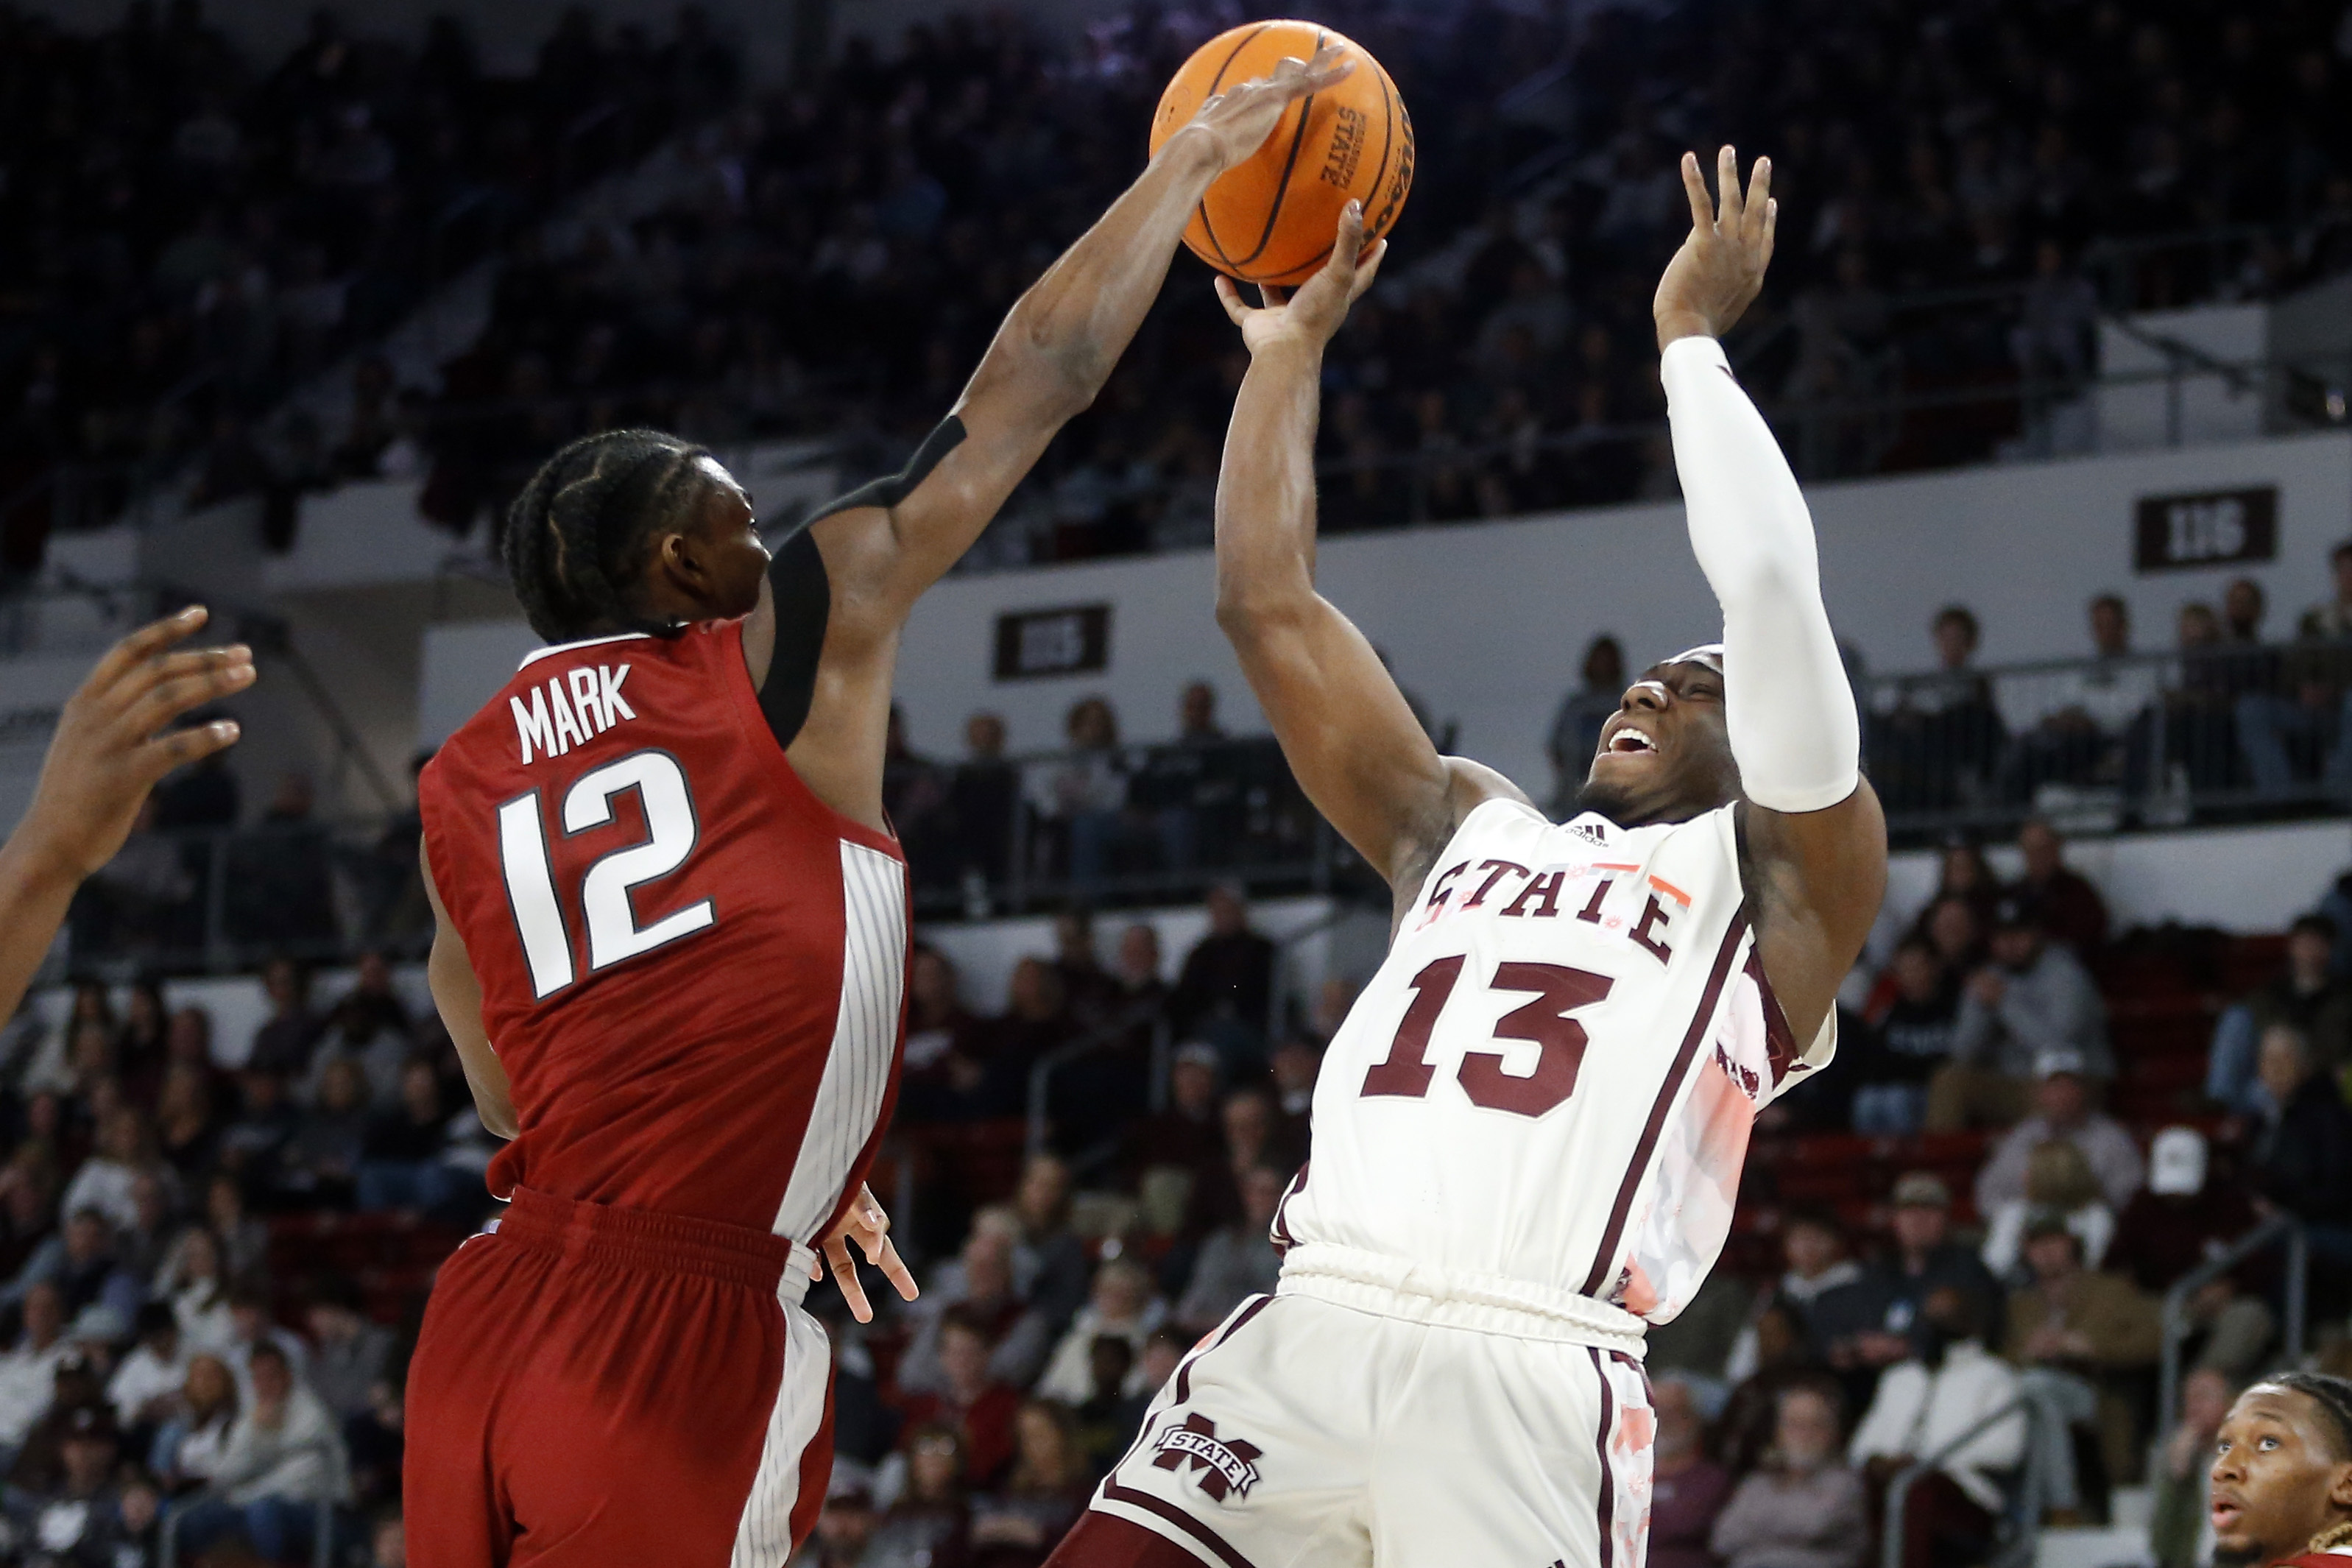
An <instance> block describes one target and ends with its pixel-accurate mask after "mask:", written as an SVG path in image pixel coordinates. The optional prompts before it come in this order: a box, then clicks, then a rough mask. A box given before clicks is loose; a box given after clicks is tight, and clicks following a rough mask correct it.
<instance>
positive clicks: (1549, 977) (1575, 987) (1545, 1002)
mask: <svg viewBox="0 0 2352 1568" xmlns="http://www.w3.org/2000/svg"><path fill="white" fill-rule="evenodd" d="M1614 984H1616V982H1615V981H1613V980H1612V979H1611V978H1610V977H1609V976H1608V975H1605V974H1594V973H1590V972H1588V971H1585V970H1581V969H1570V968H1569V967H1567V966H1566V965H1565V964H1559V963H1500V964H1496V966H1495V984H1494V986H1493V989H1495V990H1496V991H1533V992H1535V993H1537V996H1536V999H1535V1000H1534V1001H1532V1002H1530V1003H1528V1005H1526V1006H1524V1007H1516V1008H1513V1009H1512V1010H1511V1011H1510V1012H1508V1013H1506V1014H1504V1015H1503V1016H1502V1019H1501V1021H1500V1022H1498V1023H1496V1026H1495V1038H1496V1039H1498V1040H1530V1041H1533V1042H1534V1043H1535V1044H1536V1046H1537V1047H1539V1048H1540V1051H1541V1054H1540V1055H1539V1056H1538V1057H1537V1058H1536V1070H1535V1071H1534V1072H1533V1073H1531V1074H1529V1075H1528V1077H1526V1078H1513V1077H1512V1076H1511V1075H1510V1074H1508V1073H1507V1072H1505V1071H1504V1070H1503V1058H1502V1057H1501V1056H1500V1055H1499V1054H1497V1053H1494V1052H1488V1051H1470V1052H1467V1053H1465V1055H1464V1057H1463V1058H1462V1067H1461V1070H1460V1071H1459V1072H1457V1073H1456V1074H1455V1075H1454V1076H1455V1077H1456V1078H1458V1079H1460V1080H1461V1082H1462V1091H1463V1092H1464V1093H1465V1094H1467V1095H1468V1096H1469V1097H1470V1102H1471V1103H1472V1104H1473V1105H1479V1106H1484V1107H1485V1108H1486V1109H1487V1110H1507V1111H1510V1112H1511V1113H1512V1114H1514V1115H1517V1116H1541V1115H1543V1114H1544V1113H1545V1112H1546V1111H1548V1110H1551V1109H1552V1108H1553V1107H1555V1106H1557V1105H1559V1103H1560V1102H1561V1101H1563V1100H1566V1099H1567V1098H1568V1097H1569V1096H1570V1095H1571V1094H1573V1093H1575V1092H1576V1072H1577V1068H1580V1067H1581V1066H1583V1064H1584V1047H1585V1046H1586V1045H1587V1044H1589V1043H1590V1038H1591V1037H1589V1036H1587V1035H1586V1034H1585V1032H1584V1026H1583V1025H1581V1024H1580V1023H1578V1022H1577V1021H1576V1020H1575V1019H1573V1018H1571V1017H1569V1016H1568V1015H1569V1014H1570V1013H1571V1012H1573V1011H1575V1010H1576V1009H1577V1008H1579V1007H1590V1006H1591V1005H1593V1004H1594V1003H1596V1002H1599V1001H1600V1000H1601V998H1603V997H1605V996H1607V995H1608V994H1609V990H1610V987H1611V986H1612V985H1614Z"/></svg>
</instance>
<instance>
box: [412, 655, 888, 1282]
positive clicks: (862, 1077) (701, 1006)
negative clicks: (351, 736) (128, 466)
mask: <svg viewBox="0 0 2352 1568" xmlns="http://www.w3.org/2000/svg"><path fill="white" fill-rule="evenodd" d="M418 804H419V806H420V808H421V810H422V812H423V815H424V820H425V853H426V855H427V856H428V857H429V858H430V861H431V864H432V868H433V880H434V883H435V886H436V888H437V889H439V891H440V894H441V899H442V902H443V904H444V905H445V906H446V909H447V910H448V914H449V919H450V921H452V923H453V924H454V925H455V926H456V928H457V934H458V935H459V936H460V937H461V938H463V940H464V942H465V944H466V952H467V957H468V958H470V959H471V960H472V962H473V968H474V973H475V974H476V975H478V977H479V978H480V980H481V984H482V1022H483V1024H484V1025H485V1026H487V1028H488V1032H489V1037H490V1043H491V1045H492V1047H494V1048H495V1049H496V1050H497V1051H498V1054H499V1061H500V1062H501V1063H502V1064H504V1066H505V1068H506V1071H507V1077H508V1079H509V1081H510V1083H511V1084H512V1086H513V1091H514V1106H515V1112H516V1116H517V1119H518V1121H520V1127H521V1131H520V1133H519V1135H518V1136H517V1137H516V1139H515V1141H514V1142H512V1143H510V1144H509V1145H508V1146H507V1147H506V1148H505V1149H504V1150H502V1151H500V1152H499V1155H498V1157H497V1158H496V1159H495V1160H493V1161H492V1162H491V1163H490V1169H489V1176H488V1180H489V1185H490V1190H491V1192H492V1193H493V1194H497V1195H498V1196H499V1197H505V1196H507V1195H509V1194H511V1193H512V1192H513V1190H514V1189H515V1188H516V1187H517V1186H519V1185H520V1186H529V1187H532V1188H535V1189H537V1190H539V1191H541V1192H547V1193H552V1194H557V1195H559V1196H562V1197H566V1198H572V1199H575V1200H578V1201H581V1202H584V1203H593V1204H606V1205H615V1206H618V1207H623V1208H631V1209H643V1210H650V1211H654V1212H656V1213H661V1214H673V1215H693V1216H696V1217H698V1218H703V1219H712V1220H719V1221H723V1222H725V1223H727V1224H730V1225H736V1226H745V1227H747V1228H750V1229H753V1230H760V1231H772V1232H774V1233H775V1234H777V1235H780V1236H783V1237H789V1238H791V1239H793V1240H794V1241H798V1242H802V1243H803V1244H808V1245H814V1243H815V1242H816V1241H817V1240H818V1238H819V1237H821V1236H822V1235H823V1234H824V1231H825V1230H827V1229H828V1228H830V1226H831V1225H832V1223H833V1222H834V1220H835V1217H836V1215H838V1213H839V1211H840V1210H841V1208H842V1206H843V1203H844V1200H845V1198H846V1197H847V1195H848V1194H851V1193H853V1192H855V1191H856V1186H857V1184H858V1183H859V1182H860V1181H862V1180H863V1179H864V1175H865V1171H866V1166H867V1164H868V1163H870V1162H871V1160H872V1158H873V1152H874V1145H875V1143H876V1142H877V1140H878V1138H879V1136H880V1131H881V1129H882V1127H883V1125H884V1124H885V1122H886V1121H887V1119H888V1116H889V1108H890V1102H891V1100H892V1097H893V1095H894V1093H895V1092H896V1089H897V1083H898V1061H899V1054H900V1048H901V1044H902V1038H903V1034H904V1018H903V1011H902V1004H903V1000H904V994H905V988H906V986H905V983H906V968H907V953H908V934H909V933H908V882H907V870H906V862H905V860H904V858H903V857H902V856H901V855H900V853H899V849H898V845H897V844H896V843H894V842H893V841H892V840H891V839H890V837H888V836H887V835H886V834H880V833H877V832H874V831H873V830H872V829H870V828H866V827H864V826H860V825H859V824H857V823H855V822H853V821H851V820H849V819H848V818H847V817H845V816H842V815H841V814H840V813H838V812H835V811H834V810H833V809H832V808H830V807H829V806H827V805H824V803H823V802H822V801H820V800H818V799H817V798H816V797H815V796H814V795H812V794H811V793H810V792H809V789H808V787H807V785H805V784H803V783H802V782H801V780H800V777H799V775H798V774H796V773H793V769H792V766H791V764H790V763H787V762H786V761H785V758H784V753H783V749H782V746H780V745H779V744H778V743H777V741H776V738H775V735H774V733H773V731H771V730H770V728H769V725H768V721H767V719H766V717H765V715H763V714H762V712H761V709H760V706H759V697H758V694H757V693H756V692H755V691H754V690H753V689H752V686H751V677H750V673H749V672H748V671H747V670H746V669H745V668H744V665H743V632H742V625H741V623H740V622H719V623H706V624H702V625H698V626H693V627H691V628H690V629H688V631H687V632H686V633H685V634H684V635H683V636H680V637H673V638H661V637H645V636H635V635H632V636H623V637H597V638H592V639H590V640H588V641H585V642H577V643H569V644H564V645H561V646H559V647H549V648H542V649H541V650H540V651H539V652H537V653H534V654H533V655H531V656H530V658H527V659H525V660H524V661H523V665H522V668H521V669H520V671H518V672H517V673H516V675H515V678H514V679H512V680H510V681H509V682H508V683H507V685H506V687H505V689H502V690H501V691H499V694H498V695H497V696H496V697H493V698H492V699H490V700H489V702H488V704H487V705H486V706H484V708H483V709H482V710H481V711H480V712H478V713H477V714H475V715H474V717H473V718H472V719H470V720H468V721H467V722H466V724H465V726H464V727H463V728H461V729H460V730H458V731H457V733H456V734H454V735H452V736H451V737H450V738H449V740H448V742H447V743H446V745H444V746H443V747H442V748H441V751H440V752H439V754H438V755H436V757H435V758H434V759H433V761H432V763H430V765H428V766H427V767H426V768H425V773H424V776H423V778H422V779H421V781H420V782H419V785H418Z"/></svg>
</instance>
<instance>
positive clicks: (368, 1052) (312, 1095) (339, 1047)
mask: <svg viewBox="0 0 2352 1568" xmlns="http://www.w3.org/2000/svg"><path fill="white" fill-rule="evenodd" d="M369 957H370V958H373V961H374V968H375V969H376V970H377V972H378V979H377V982H376V984H377V985H379V986H381V987H382V989H380V990H375V989H372V988H371V987H370V986H369V984H368V979H367V974H368V968H369V963H368V961H367V960H366V959H362V961H361V967H360V976H361V979H360V986H359V988H358V989H355V990H353V991H352V993H351V994H349V995H347V996H345V997H343V998H342V999H341V1001H339V1002H337V1003H336V1004H335V1005H334V1006H333V1008H331V1010H330V1011H329V1012H328V1014H327V1016H326V1018H325V1019H324V1020H323V1021H322V1024H321V1026H320V1031H319V1036H318V1039H317V1043H316V1044H315V1045H314V1046H313V1047H312V1048H311V1052H310V1068H309V1070H308V1071H306V1072H305V1073H304V1075H303V1077H302V1079H300V1081H299V1087H298V1088H297V1089H296V1090H295V1098H296V1099H297V1100H299V1101H300V1102H301V1103H302V1104H303V1105H305V1106H313V1105H316V1104H318V1102H319V1086H320V1083H321V1082H322V1081H323V1080H324V1079H325V1077H326V1074H327V1070H328V1069H329V1068H331V1067H333V1066H334V1065H335V1064H336V1063H337V1062H346V1061H347V1062H352V1063H354V1064H355V1065H357V1066H358V1068H359V1069H360V1070H361V1071H362V1072H363V1073H365V1074H366V1075H367V1086H368V1099H369V1100H371V1101H372V1102H373V1103H374V1104H376V1105H383V1106H388V1105H392V1104H394V1103H396V1102H397V1101H398V1100H399V1099H400V1097H401V1094H402V1092H403V1091H402V1089H401V1078H402V1075H403V1073H404V1070H405V1069H406V1068H407V1065H408V1058H409V1053H410V1052H411V1051H413V1050H415V1041H414V1040H413V1039H411V1038H410V1036H409V1030H408V1016H407V1009H406V1008H404V1007H403V1006H402V1005H401V1003H400V998H399V997H397V996H395V995H394V994H392V989H391V970H390V967H389V966H388V965H386V964H385V963H384V962H383V957H382V956H381V955H380V954H370V955H369Z"/></svg>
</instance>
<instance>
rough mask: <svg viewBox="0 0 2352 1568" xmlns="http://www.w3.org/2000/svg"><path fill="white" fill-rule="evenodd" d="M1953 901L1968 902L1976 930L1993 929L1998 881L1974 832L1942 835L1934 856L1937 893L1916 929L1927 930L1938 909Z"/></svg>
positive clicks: (1999, 890)
mask: <svg viewBox="0 0 2352 1568" xmlns="http://www.w3.org/2000/svg"><path fill="white" fill-rule="evenodd" d="M1955 898H1956V899H1962V900H1967V903H1968V906H1969V913H1971V914H1973V915H1974V916H1976V918H1977V929H1978V930H1979V931H1990V930H1991V929H1992V921H1993V913H1994V911H1995V910H1998V909H1999V908H2000V902H2001V889H2000V878H1998V877H1996V876H1994V875H1993V870H1992V863H1991V862H1990V861H1989V860H1987V859H1986V858H1985V852H1984V846H1983V845H1982V844H1981V843H1979V841H1978V839H1977V837H1976V835H1975V834H1973V833H1968V832H1961V831H1955V832H1952V833H1948V834H1946V835H1945V836H1944V841H1943V844H1942V845H1941V847H1939V849H1938V851H1937V860H1936V891H1935V892H1934V894H1933V895H1932V896H1930V897H1929V899H1928V900H1927V908H1926V909H1925V910H1922V911H1921V913H1920V917H1919V926H1918V928H1917V929H1919V930H1921V931H1925V930H1927V926H1928V923H1929V921H1930V920H1931V919H1932V917H1933V916H1934V914H1935V911H1936V909H1937V905H1938V904H1940V903H1941V902H1942V901H1943V900H1946V899H1955Z"/></svg>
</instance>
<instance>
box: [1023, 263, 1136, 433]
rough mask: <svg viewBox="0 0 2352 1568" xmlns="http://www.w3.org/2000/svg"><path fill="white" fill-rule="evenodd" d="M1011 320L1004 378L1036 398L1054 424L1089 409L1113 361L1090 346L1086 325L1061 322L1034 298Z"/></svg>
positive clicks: (1112, 355) (1113, 356) (1111, 356)
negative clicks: (1026, 389) (1010, 351)
mask: <svg viewBox="0 0 2352 1568" xmlns="http://www.w3.org/2000/svg"><path fill="white" fill-rule="evenodd" d="M1013 317H1014V319H1013V322H1012V331H1009V332H1008V333H1007V334H1006V335H1005V343H1006V346H1007V347H1009V348H1011V349H1012V350H1013V353H1012V355H1011V356H1010V357H1011V358H1012V360H1013V363H1011V364H1009V365H1007V366H1006V367H1005V373H1006V374H1007V375H1008V376H1009V377H1010V378H1012V379H1013V380H1014V381H1016V382H1017V384H1020V385H1022V386H1024V387H1026V388H1029V389H1031V390H1032V395H1035V396H1040V397H1042V398H1043V399H1044V400H1045V405H1046V407H1047V410H1048V412H1049V413H1050V414H1051V415H1052V416H1053V417H1054V418H1055V421H1056V422H1057V423H1066V422H1068V421H1069V420H1072V419H1075V418H1076V417H1077V416H1079V415H1081V414H1084V413H1085V412H1086V411H1087V409H1089V408H1091V407H1093V406H1094V401H1095V395H1096V394H1097V393H1099V392H1100V391H1102V389H1103V384H1104V383H1106V382H1108V380H1109V379H1110V373H1111V371H1112V369H1113V368H1114V367H1115V366H1116V365H1117V364H1118V355H1117V354H1115V353H1109V352H1108V351H1107V350H1106V349H1105V348H1104V346H1103V345H1102V344H1101V343H1099V342H1097V341H1096V340H1095V337H1094V334H1093V333H1092V331H1090V330H1089V327H1088V324H1087V323H1086V322H1084V321H1077V322H1072V321H1066V320H1064V319H1063V317H1062V315H1061V313H1060V312H1057V311H1056V310H1054V309H1053V307H1052V305H1051V304H1050V303H1047V302H1044V301H1041V300H1039V299H1038V298H1037V296H1036V295H1035V294H1034V293H1033V294H1032V295H1031V296H1030V297H1029V298H1028V299H1026V300H1023V301H1022V302H1021V303H1020V304H1019V305H1017V306H1015V307H1014V310H1013Z"/></svg>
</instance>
